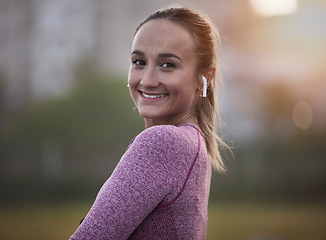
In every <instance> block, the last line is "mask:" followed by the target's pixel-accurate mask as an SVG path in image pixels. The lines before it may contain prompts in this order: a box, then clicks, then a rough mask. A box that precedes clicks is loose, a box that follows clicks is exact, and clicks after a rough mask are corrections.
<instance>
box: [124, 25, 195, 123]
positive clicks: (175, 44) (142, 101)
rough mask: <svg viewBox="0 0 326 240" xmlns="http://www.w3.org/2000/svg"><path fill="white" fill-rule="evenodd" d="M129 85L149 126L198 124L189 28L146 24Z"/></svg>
mask: <svg viewBox="0 0 326 240" xmlns="http://www.w3.org/2000/svg"><path fill="white" fill-rule="evenodd" d="M128 82H129V90H130V94H131V97H132V99H133V101H134V103H135V105H136V107H137V108H138V111H139V113H140V115H141V116H142V117H144V118H145V123H146V127H149V126H151V125H160V124H173V125H177V124H180V123H184V122H187V123H196V122H197V121H196V116H195V104H196V101H197V99H198V95H199V94H198V88H199V86H198V81H197V80H196V57H195V53H194V39H193V37H192V36H191V35H190V33H189V32H188V31H187V30H186V29H185V28H183V27H181V26H179V25H177V24H175V23H172V22H171V21H168V20H161V19H160V20H151V21H149V22H147V23H145V24H144V25H143V26H142V27H141V28H140V30H139V31H138V32H137V34H136V36H135V38H134V41H133V45H132V53H131V66H130V70H129V79H128Z"/></svg>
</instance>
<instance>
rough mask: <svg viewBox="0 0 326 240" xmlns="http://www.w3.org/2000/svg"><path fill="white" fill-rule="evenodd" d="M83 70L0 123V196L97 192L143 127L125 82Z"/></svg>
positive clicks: (117, 78)
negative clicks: (62, 91)
mask: <svg viewBox="0 0 326 240" xmlns="http://www.w3.org/2000/svg"><path fill="white" fill-rule="evenodd" d="M83 73H84V74H82V75H81V76H79V78H77V79H78V82H77V83H76V85H75V87H74V88H73V89H72V91H71V92H69V93H68V94H66V95H64V96H61V97H57V98H49V99H47V100H46V101H43V102H39V103H34V104H30V105H28V106H25V107H24V108H23V109H22V110H20V111H19V112H16V113H15V114H12V116H11V118H8V119H7V121H6V122H5V123H4V124H3V127H2V132H3V134H2V137H1V140H0V143H1V151H0V152H1V153H0V156H1V162H0V164H1V175H2V180H3V181H2V183H1V185H0V186H1V187H2V188H3V189H2V195H6V194H7V195H8V196H12V197H17V196H21V195H25V194H28V195H34V196H37V195H49V194H50V195H53V194H67V193H69V192H71V194H72V195H73V194H74V193H75V192H76V191H79V190H80V193H79V194H81V195H82V194H85V193H86V194H87V192H88V191H87V188H85V185H86V186H89V189H93V190H92V192H93V191H95V190H96V191H97V190H98V184H99V182H103V181H104V180H105V178H107V177H109V175H110V172H112V170H113V168H114V166H115V165H116V163H117V162H118V161H119V159H120V157H121V155H122V154H123V152H124V150H125V149H126V147H127V146H128V144H129V142H130V141H131V140H132V139H133V137H135V136H136V135H137V134H138V133H139V132H140V131H141V130H142V129H143V126H144V123H143V120H142V119H141V118H140V117H139V115H138V112H137V111H136V110H134V105H133V103H132V100H131V98H130V96H129V91H128V89H127V87H126V80H124V79H121V77H120V78H119V77H105V76H98V75H96V74H89V73H85V72H83ZM49 161H50V162H49ZM51 161H52V163H51ZM54 162H57V163H54ZM85 179H86V180H85ZM78 183H83V184H78ZM94 184H96V185H95V186H97V188H94ZM78 185H80V188H83V189H84V192H83V190H81V189H79V188H78ZM74 189H76V190H75V191H74Z"/></svg>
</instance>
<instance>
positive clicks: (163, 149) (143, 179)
mask: <svg viewBox="0 0 326 240" xmlns="http://www.w3.org/2000/svg"><path fill="white" fill-rule="evenodd" d="M166 134H168V133H165V132H163V134H162V133H159V134H158V133H157V132H156V131H155V129H154V128H153V129H148V130H146V131H145V132H143V133H142V134H140V135H139V136H138V137H137V138H136V139H135V141H134V143H133V144H132V145H131V146H130V148H129V149H128V150H127V152H126V153H125V154H124V156H123V157H122V158H121V160H120V162H119V164H118V165H117V167H116V169H115V170H114V172H113V173H112V175H111V177H110V178H109V179H108V180H107V181H106V183H105V184H104V185H103V187H102V188H101V190H100V192H99V194H98V196H97V198H96V200H95V203H94V205H93V206H92V208H91V210H90V211H89V213H88V215H87V216H86V218H85V220H84V221H83V223H82V224H81V225H80V226H79V228H78V229H77V231H76V232H75V234H74V235H73V236H72V237H71V239H72V240H73V239H127V238H128V236H129V235H130V234H131V233H132V232H133V231H134V230H135V229H136V228H137V226H138V225H139V224H140V223H141V222H142V221H143V220H144V218H145V217H146V216H147V215H148V214H149V213H150V212H151V211H152V210H153V209H154V208H155V207H156V206H157V205H158V204H159V203H160V202H161V201H162V199H163V198H164V197H165V196H166V195H167V194H168V193H169V192H170V190H171V185H172V181H173V179H172V177H171V176H172V175H171V171H170V170H169V171H167V168H166V167H167V165H168V164H169V163H168V162H167V159H169V156H168V155H169V153H168V152H169V151H170V150H171V148H173V146H171V144H172V143H171V142H170V141H167V139H170V136H167V135H166ZM172 145H173V144H172ZM167 149H169V150H167Z"/></svg>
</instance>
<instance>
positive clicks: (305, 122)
mask: <svg viewBox="0 0 326 240" xmlns="http://www.w3.org/2000/svg"><path fill="white" fill-rule="evenodd" d="M292 118H293V122H294V123H295V125H296V126H297V127H299V128H301V129H303V130H306V129H307V128H308V127H309V126H310V125H311V123H312V120H313V111H312V108H311V106H310V105H309V104H308V103H307V102H306V101H300V102H298V103H297V104H296V105H295V106H294V108H293V113H292Z"/></svg>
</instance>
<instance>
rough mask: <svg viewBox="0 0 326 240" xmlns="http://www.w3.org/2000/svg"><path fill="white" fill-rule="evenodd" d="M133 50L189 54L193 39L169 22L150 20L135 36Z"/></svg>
mask: <svg viewBox="0 0 326 240" xmlns="http://www.w3.org/2000/svg"><path fill="white" fill-rule="evenodd" d="M132 48H133V50H141V51H145V50H149V51H159V52H171V51H173V52H174V53H179V54H190V53H193V52H194V39H193V37H192V35H191V34H190V33H189V31H188V30H187V29H185V28H184V27H182V26H180V25H178V24H175V23H173V22H171V21H169V20H163V19H159V20H151V21H149V22H147V23H145V24H144V25H143V26H142V27H141V28H140V29H139V31H138V32H137V34H136V35H135V38H134V41H133V47H132Z"/></svg>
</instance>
